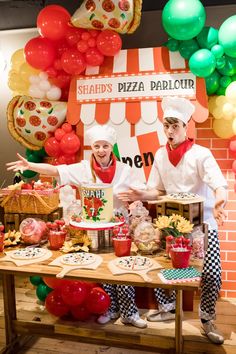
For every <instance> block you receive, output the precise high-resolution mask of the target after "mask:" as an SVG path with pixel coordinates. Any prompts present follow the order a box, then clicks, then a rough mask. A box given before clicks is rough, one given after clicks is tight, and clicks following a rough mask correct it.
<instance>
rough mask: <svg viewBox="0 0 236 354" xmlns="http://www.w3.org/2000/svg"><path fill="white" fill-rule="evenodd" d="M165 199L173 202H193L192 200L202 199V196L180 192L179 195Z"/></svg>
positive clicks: (171, 195)
mask: <svg viewBox="0 0 236 354" xmlns="http://www.w3.org/2000/svg"><path fill="white" fill-rule="evenodd" d="M165 197H166V198H168V199H173V200H191V199H196V198H200V195H198V194H195V193H188V192H179V193H170V194H167V195H166V196H165Z"/></svg>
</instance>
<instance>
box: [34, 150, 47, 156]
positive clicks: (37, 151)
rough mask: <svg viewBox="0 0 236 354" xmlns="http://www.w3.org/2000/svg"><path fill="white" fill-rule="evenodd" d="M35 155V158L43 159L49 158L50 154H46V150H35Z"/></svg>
mask: <svg viewBox="0 0 236 354" xmlns="http://www.w3.org/2000/svg"><path fill="white" fill-rule="evenodd" d="M33 154H34V155H35V156H39V157H42V158H43V157H46V156H48V154H47V153H46V151H45V149H44V148H42V149H40V150H34V152H33Z"/></svg>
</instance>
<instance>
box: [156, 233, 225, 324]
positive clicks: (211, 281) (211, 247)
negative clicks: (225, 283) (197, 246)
mask: <svg viewBox="0 0 236 354" xmlns="http://www.w3.org/2000/svg"><path fill="white" fill-rule="evenodd" d="M220 288H221V263H220V245H219V238H218V232H217V230H208V246H207V250H206V254H205V258H204V263H203V270H202V280H201V302H200V307H199V316H200V318H201V319H205V320H212V319H215V306H216V301H217V298H218V295H219V291H220ZM154 292H155V296H156V299H157V301H158V304H159V310H162V311H166V312H167V311H171V310H173V309H175V291H172V292H170V293H167V292H166V291H165V290H164V289H159V288H158V289H154Z"/></svg>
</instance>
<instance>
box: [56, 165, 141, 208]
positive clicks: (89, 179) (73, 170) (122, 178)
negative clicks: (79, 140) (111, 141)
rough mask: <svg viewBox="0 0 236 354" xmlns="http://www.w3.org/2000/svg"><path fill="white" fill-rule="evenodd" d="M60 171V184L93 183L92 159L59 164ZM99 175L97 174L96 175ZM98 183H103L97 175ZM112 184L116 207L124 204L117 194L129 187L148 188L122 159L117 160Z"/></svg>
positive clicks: (77, 184)
mask: <svg viewBox="0 0 236 354" xmlns="http://www.w3.org/2000/svg"><path fill="white" fill-rule="evenodd" d="M57 169H58V172H59V180H58V182H59V184H61V185H64V184H72V185H76V186H80V185H81V184H87V183H93V176H92V173H91V167H90V161H88V160H82V161H81V162H79V163H76V164H72V165H59V166H57ZM96 177H97V176H96ZM96 183H98V184H99V183H102V181H101V180H100V179H99V177H97V180H96ZM111 185H112V186H113V197H114V208H119V207H121V206H122V204H123V203H122V201H120V200H119V199H118V198H117V194H118V193H120V192H125V191H127V190H128V189H129V188H135V189H146V186H145V185H144V183H142V182H141V181H139V180H138V179H137V177H136V176H135V171H134V170H133V169H132V168H131V167H130V166H129V165H126V164H124V163H121V162H120V161H116V171H115V175H114V178H113V180H112V183H111Z"/></svg>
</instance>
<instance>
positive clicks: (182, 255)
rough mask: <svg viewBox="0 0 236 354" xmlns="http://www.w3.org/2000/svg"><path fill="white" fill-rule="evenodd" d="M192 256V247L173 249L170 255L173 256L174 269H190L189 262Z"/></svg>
mask: <svg viewBox="0 0 236 354" xmlns="http://www.w3.org/2000/svg"><path fill="white" fill-rule="evenodd" d="M190 254H191V247H188V248H186V249H181V250H180V248H175V247H173V248H171V249H170V255H171V262H172V266H173V267H174V268H188V266H189V260H190Z"/></svg>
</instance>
